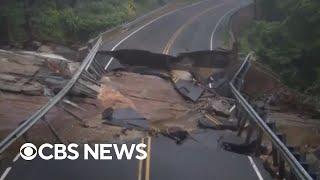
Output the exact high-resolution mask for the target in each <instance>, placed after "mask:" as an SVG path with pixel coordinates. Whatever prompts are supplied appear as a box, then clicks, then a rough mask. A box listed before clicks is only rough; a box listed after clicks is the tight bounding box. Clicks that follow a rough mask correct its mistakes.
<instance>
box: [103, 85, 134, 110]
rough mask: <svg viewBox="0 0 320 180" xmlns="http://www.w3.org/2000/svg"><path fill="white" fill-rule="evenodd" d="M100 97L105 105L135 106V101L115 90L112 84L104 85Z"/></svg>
mask: <svg viewBox="0 0 320 180" xmlns="http://www.w3.org/2000/svg"><path fill="white" fill-rule="evenodd" d="M98 99H99V100H101V103H102V104H103V105H104V106H105V107H113V108H124V107H132V108H135V106H134V104H133V102H132V101H131V100H130V99H128V98H126V97H125V96H123V95H122V94H121V93H120V92H119V91H117V90H115V89H114V88H112V87H111V86H108V85H102V86H101V89H100V92H99V95H98Z"/></svg>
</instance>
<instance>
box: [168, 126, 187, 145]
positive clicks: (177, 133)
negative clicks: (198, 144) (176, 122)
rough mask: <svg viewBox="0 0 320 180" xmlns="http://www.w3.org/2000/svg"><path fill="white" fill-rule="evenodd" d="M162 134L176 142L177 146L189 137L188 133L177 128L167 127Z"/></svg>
mask: <svg viewBox="0 0 320 180" xmlns="http://www.w3.org/2000/svg"><path fill="white" fill-rule="evenodd" d="M162 134H163V135H164V136H166V137H169V138H170V139H173V140H175V141H176V143H177V144H181V143H182V142H183V141H184V140H185V139H187V138H188V137H189V133H188V132H187V131H186V130H184V129H182V128H179V127H169V128H167V129H166V130H165V131H164V132H162Z"/></svg>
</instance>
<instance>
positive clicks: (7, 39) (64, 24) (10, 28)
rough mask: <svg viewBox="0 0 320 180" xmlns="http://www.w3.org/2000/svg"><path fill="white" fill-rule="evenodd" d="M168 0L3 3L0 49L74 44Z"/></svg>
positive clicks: (4, 0)
mask: <svg viewBox="0 0 320 180" xmlns="http://www.w3.org/2000/svg"><path fill="white" fill-rule="evenodd" d="M168 1H170V0H45V1H43V0H2V1H1V2H0V45H2V46H3V45H11V46H13V47H18V48H27V47H30V46H31V43H32V42H33V41H40V42H53V43H59V44H66V45H70V44H75V43H81V42H85V41H87V40H88V39H89V38H91V37H93V36H95V35H96V34H97V33H98V32H101V31H104V30H106V29H108V28H110V27H113V26H116V25H119V24H121V23H124V22H127V21H130V20H132V19H133V18H135V17H137V16H139V15H141V14H143V13H145V12H147V11H150V10H152V9H155V8H157V7H159V6H163V5H164V4H166V3H167V2H168Z"/></svg>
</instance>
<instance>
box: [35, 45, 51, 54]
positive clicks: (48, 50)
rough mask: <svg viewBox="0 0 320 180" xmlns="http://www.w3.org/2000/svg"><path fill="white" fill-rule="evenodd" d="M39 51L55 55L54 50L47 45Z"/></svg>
mask: <svg viewBox="0 0 320 180" xmlns="http://www.w3.org/2000/svg"><path fill="white" fill-rule="evenodd" d="M37 51H38V52H41V53H53V50H52V48H51V47H50V46H47V45H42V46H40V47H39V48H38V50H37Z"/></svg>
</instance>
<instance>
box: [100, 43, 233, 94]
mask: <svg viewBox="0 0 320 180" xmlns="http://www.w3.org/2000/svg"><path fill="white" fill-rule="evenodd" d="M108 57H109V58H108ZM110 57H113V58H112V60H113V61H115V62H112V63H111V64H110V63H109V61H110ZM235 57H236V56H235V51H234V50H213V51H209V50H206V51H194V52H187V53H181V54H179V55H178V56H171V55H167V54H160V53H153V52H150V51H145V50H138V49H121V50H116V51H102V50H101V51H99V53H98V54H97V56H96V59H97V61H98V62H100V64H102V65H103V66H104V67H105V66H106V65H108V64H109V65H108V68H107V70H108V71H112V70H115V69H118V68H120V67H122V68H124V69H125V70H127V71H132V72H135V73H143V74H150V75H158V76H160V77H162V78H170V77H171V78H172V76H173V73H174V72H176V71H179V72H180V71H185V72H188V73H190V74H191V75H192V77H193V78H194V79H195V80H196V81H198V82H200V83H203V84H208V83H209V81H210V79H211V81H214V82H213V83H214V84H215V87H216V89H217V91H219V92H220V93H222V94H223V95H227V94H226V93H225V92H224V91H226V88H225V86H226V83H225V82H227V80H228V79H230V77H231V75H232V74H233V73H234V71H235V68H236V64H237V63H236V62H235V61H234V59H235ZM120 64H121V66H120ZM160 72H162V73H160ZM163 72H165V73H163ZM181 78H183V77H181Z"/></svg>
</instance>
